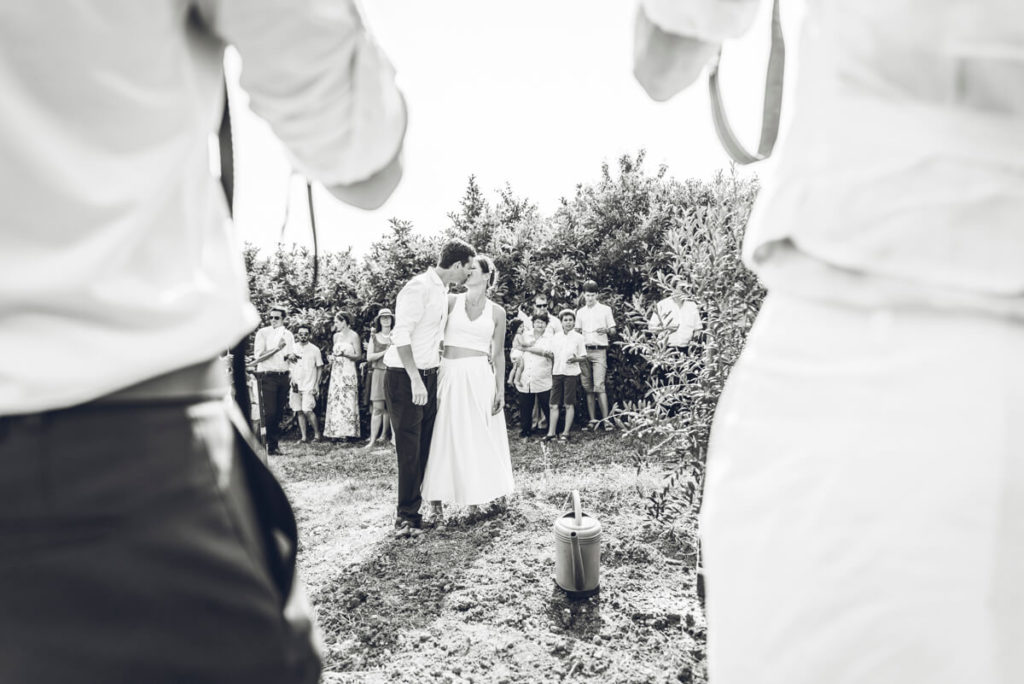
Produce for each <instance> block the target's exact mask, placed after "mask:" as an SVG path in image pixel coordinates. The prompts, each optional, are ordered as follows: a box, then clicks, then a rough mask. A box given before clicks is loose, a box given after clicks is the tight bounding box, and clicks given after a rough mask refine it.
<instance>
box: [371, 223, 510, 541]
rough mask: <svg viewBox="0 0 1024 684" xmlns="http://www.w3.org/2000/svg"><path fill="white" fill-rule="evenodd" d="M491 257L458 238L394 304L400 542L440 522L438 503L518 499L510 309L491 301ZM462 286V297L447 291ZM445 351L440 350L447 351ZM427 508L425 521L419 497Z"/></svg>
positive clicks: (389, 357)
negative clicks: (507, 377)
mask: <svg viewBox="0 0 1024 684" xmlns="http://www.w3.org/2000/svg"><path fill="white" fill-rule="evenodd" d="M497 280H498V272H497V269H496V268H495V266H494V262H493V261H492V260H491V259H490V257H487V256H484V255H478V254H477V253H476V250H475V249H474V248H473V247H472V246H471V245H469V244H467V243H466V242H463V241H462V240H450V241H448V242H446V243H445V244H444V245H443V247H442V248H441V253H440V256H439V258H438V261H437V265H436V266H432V267H430V268H428V269H427V271H426V272H424V273H421V274H419V275H417V276H415V277H413V278H412V279H411V280H409V282H408V283H406V284H405V286H404V287H403V288H402V290H401V291H400V292H399V293H398V298H397V300H396V302H395V325H394V328H393V329H392V332H391V342H392V344H391V347H390V348H388V351H387V353H386V354H385V355H384V364H385V365H386V366H387V371H386V373H385V377H384V394H385V400H386V402H387V407H388V412H389V414H390V415H391V423H392V426H393V429H394V434H395V440H396V450H397V452H398V507H397V514H396V518H395V536H396V537H409V536H416V535H419V534H421V533H422V531H423V529H425V528H430V527H433V526H435V525H436V524H437V523H438V522H440V521H441V519H442V517H443V508H442V502H449V503H455V504H458V505H462V506H470V507H476V506H479V505H482V504H485V503H488V502H490V501H493V500H495V499H498V498H500V497H503V496H506V495H508V494H511V493H512V490H513V480H512V462H511V456H510V454H509V447H508V433H507V432H506V428H505V413H504V404H505V399H504V397H505V393H504V382H503V376H504V373H505V351H504V344H505V310H504V309H503V308H502V307H501V306H499V305H498V304H496V303H494V302H492V301H491V300H490V299H488V297H487V292H488V291H489V290H490V289H491V288H493V287H494V285H495V284H496V283H497ZM452 285H465V288H466V292H465V293H463V294H457V295H453V294H449V292H448V290H449V288H450V286H452ZM442 350H443V351H442ZM424 500H426V501H429V502H430V503H431V512H430V515H429V516H428V518H427V519H426V520H424V518H423V516H422V515H421V514H420V507H421V505H422V503H423V501H424Z"/></svg>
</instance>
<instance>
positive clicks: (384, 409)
mask: <svg viewBox="0 0 1024 684" xmlns="http://www.w3.org/2000/svg"><path fill="white" fill-rule="evenodd" d="M394 322H395V316H394V314H392V313H391V309H387V308H384V309H381V310H380V311H378V312H377V317H376V318H375V319H373V327H374V328H375V330H374V332H373V333H371V334H370V340H369V342H368V343H367V345H366V360H367V361H368V362H369V364H370V404H371V406H372V408H371V411H372V413H371V414H370V441H369V442H368V443H367V445H366V448H367V449H372V448H373V447H374V445H376V443H377V439H378V438H380V439H381V440H387V439H390V437H389V435H390V434H391V417H390V416H389V415H388V406H387V402H385V401H384V373H385V372H386V371H387V366H385V365H384V352H386V351H387V350H388V347H390V346H391V326H392V324H393V323H394Z"/></svg>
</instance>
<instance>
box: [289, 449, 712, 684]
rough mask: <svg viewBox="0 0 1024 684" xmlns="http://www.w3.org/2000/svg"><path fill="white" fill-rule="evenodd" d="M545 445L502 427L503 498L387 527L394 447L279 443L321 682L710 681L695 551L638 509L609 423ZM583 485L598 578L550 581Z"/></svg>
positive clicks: (628, 467)
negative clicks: (425, 524) (593, 527)
mask: <svg viewBox="0 0 1024 684" xmlns="http://www.w3.org/2000/svg"><path fill="white" fill-rule="evenodd" d="M573 436H574V437H575V440H574V441H572V442H570V443H569V444H568V445H556V446H553V447H550V448H547V447H546V446H542V444H541V443H540V442H539V441H537V440H531V441H529V442H525V443H524V442H521V441H519V440H518V438H517V437H515V436H514V434H510V442H511V447H512V460H513V468H514V472H515V475H516V493H515V495H513V496H512V497H511V498H510V500H509V501H508V504H507V507H506V508H505V509H498V508H497V507H493V508H491V509H489V510H485V511H484V512H483V513H482V514H480V515H478V516H476V517H474V518H472V519H471V518H469V517H467V515H466V512H465V511H461V510H458V509H457V508H454V507H452V508H450V509H447V510H446V516H447V520H446V523H445V524H444V525H442V526H440V527H438V528H436V529H433V530H430V531H427V532H426V533H424V534H423V535H422V536H420V537H415V538H408V539H394V538H393V535H392V522H393V511H394V504H395V484H396V465H395V454H394V449H393V448H392V447H390V446H387V447H379V448H375V449H374V450H372V451H366V450H364V449H363V448H362V446H363V445H362V444H345V443H335V444H314V445H300V444H296V443H292V444H284V445H283V446H284V449H285V455H284V456H280V457H275V458H274V459H272V461H273V462H272V464H271V466H272V467H273V468H274V470H275V471H276V472H277V473H278V475H279V477H280V478H281V479H282V481H283V482H284V485H285V488H286V490H287V491H288V493H289V495H290V497H291V498H292V501H293V503H294V505H295V509H296V516H297V518H298V522H299V530H300V537H301V547H300V551H299V564H300V570H301V573H302V576H303V579H304V581H305V583H306V585H307V590H308V593H309V596H310V598H311V600H312V603H313V605H314V606H315V609H316V612H317V617H318V621H319V624H320V628H321V630H322V633H323V638H324V642H325V648H324V655H325V663H324V670H325V673H324V682H326V683H327V684H331V683H334V682H551V681H565V680H568V681H579V682H669V681H671V682H704V681H705V680H706V674H705V671H706V666H705V635H706V628H705V623H704V616H703V611H702V610H701V607H700V605H699V603H698V601H697V597H696V592H695V570H694V558H693V556H692V554H689V553H687V551H686V550H685V547H684V546H683V545H681V544H679V543H678V542H677V541H676V540H675V538H674V536H673V535H671V534H669V532H668V531H667V530H666V529H664V528H663V527H661V526H660V525H658V524H657V523H654V522H651V521H649V520H647V519H646V517H645V515H644V513H643V508H642V503H641V495H642V493H643V492H645V491H647V490H650V489H651V488H654V487H657V486H658V485H659V484H660V482H661V479H662V476H663V473H661V472H660V471H659V470H658V469H657V468H646V469H644V470H643V471H642V472H640V473H639V474H638V473H637V471H636V469H635V468H634V467H633V466H632V464H631V463H630V462H629V458H628V456H627V455H626V453H625V449H623V448H622V442H621V440H620V438H619V436H618V434H617V433H611V434H589V433H586V434H584V433H574V434H573ZM573 488H577V489H579V490H580V491H581V495H582V499H583V504H584V509H585V510H586V511H587V512H588V513H589V514H590V515H593V516H595V517H596V518H597V519H598V520H599V521H600V522H601V525H602V528H603V530H602V554H601V586H600V592H599V593H598V594H597V595H595V596H592V597H589V598H585V599H575V600H574V599H570V598H568V597H567V596H566V595H565V593H564V592H563V591H562V590H561V589H559V588H558V587H557V585H556V584H555V583H554V551H555V542H554V537H553V534H552V524H553V522H554V520H555V518H556V517H558V516H559V515H561V514H562V513H564V512H566V511H567V510H568V505H567V496H568V494H569V492H570V491H571V490H572V489H573Z"/></svg>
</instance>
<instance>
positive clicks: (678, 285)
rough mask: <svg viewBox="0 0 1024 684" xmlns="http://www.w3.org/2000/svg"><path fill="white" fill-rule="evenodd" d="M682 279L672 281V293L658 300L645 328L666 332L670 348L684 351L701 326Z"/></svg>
mask: <svg viewBox="0 0 1024 684" xmlns="http://www.w3.org/2000/svg"><path fill="white" fill-rule="evenodd" d="M683 287H685V284H684V283H683V282H682V280H680V279H677V280H674V281H673V287H672V294H671V295H669V296H668V297H665V298H664V299H662V300H661V301H659V302H658V304H657V306H656V307H655V310H654V313H652V314H651V318H650V320H648V321H647V328H648V330H650V331H651V332H655V333H658V332H667V333H668V336H667V338H666V340H665V341H666V343H667V344H668V346H669V347H670V348H672V349H675V350H676V351H679V352H681V353H686V352H688V351H689V348H690V340H692V339H693V334H694V333H695V332H697V331H698V330H700V329H702V328H703V325H702V323H701V320H700V311H699V310H698V309H697V304H696V303H695V302H693V301H691V300H689V299H687V298H686V296H685V293H684V292H683V290H682V288H683Z"/></svg>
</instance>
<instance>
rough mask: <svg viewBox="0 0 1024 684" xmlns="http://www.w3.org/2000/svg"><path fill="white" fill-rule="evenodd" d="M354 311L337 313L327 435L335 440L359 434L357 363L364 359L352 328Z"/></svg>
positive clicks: (326, 420)
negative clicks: (351, 312)
mask: <svg viewBox="0 0 1024 684" xmlns="http://www.w3.org/2000/svg"><path fill="white" fill-rule="evenodd" d="M352 320H353V319H352V314H350V313H349V312H347V311H339V312H338V313H336V314H335V315H334V330H335V333H334V342H333V344H332V345H331V354H330V357H329V358H330V363H331V381H330V386H329V388H328V390H327V415H326V417H325V418H324V436H325V437H331V438H332V439H340V438H343V437H358V436H359V376H358V375H357V373H356V362H357V361H359V359H361V358H362V354H361V351H362V348H363V343H362V340H360V339H359V334H358V333H357V332H356V331H355V330H353V329H352Z"/></svg>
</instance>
